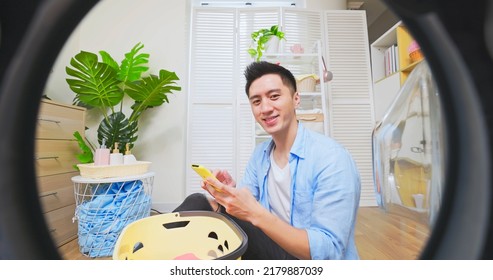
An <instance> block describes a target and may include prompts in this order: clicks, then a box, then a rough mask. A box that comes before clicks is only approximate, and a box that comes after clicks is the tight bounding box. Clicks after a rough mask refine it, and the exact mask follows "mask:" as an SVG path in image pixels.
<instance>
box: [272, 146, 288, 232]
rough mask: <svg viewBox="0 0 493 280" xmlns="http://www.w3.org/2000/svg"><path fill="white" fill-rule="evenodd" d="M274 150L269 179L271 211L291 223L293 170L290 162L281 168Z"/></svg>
mask: <svg viewBox="0 0 493 280" xmlns="http://www.w3.org/2000/svg"><path fill="white" fill-rule="evenodd" d="M273 153H274V150H272V152H271V154H270V162H271V167H270V170H269V175H268V179H267V180H268V181H267V193H268V195H269V205H270V209H271V212H272V213H273V214H274V215H276V216H278V217H279V218H281V219H282V220H284V221H286V222H287V223H290V220H291V215H290V214H291V172H290V170H289V163H288V164H286V166H284V168H280V167H279V166H278V165H277V164H276V161H275V160H274V156H273Z"/></svg>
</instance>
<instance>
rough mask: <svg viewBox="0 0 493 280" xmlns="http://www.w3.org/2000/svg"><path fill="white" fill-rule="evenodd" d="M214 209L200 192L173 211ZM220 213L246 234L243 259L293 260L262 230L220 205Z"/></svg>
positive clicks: (293, 258)
mask: <svg viewBox="0 0 493 280" xmlns="http://www.w3.org/2000/svg"><path fill="white" fill-rule="evenodd" d="M194 210H195V211H214V209H212V207H211V205H210V204H209V201H208V200H207V197H206V196H205V195H204V194H201V193H195V194H191V195H189V196H188V197H187V198H186V199H185V200H184V201H183V202H182V204H180V206H178V207H177V208H176V209H175V210H173V212H182V211H194ZM220 213H221V214H223V215H226V216H228V217H229V218H231V219H232V220H233V221H235V223H237V224H238V226H240V227H241V229H243V231H244V232H245V233H246V235H247V236H248V247H247V250H246V252H245V253H244V254H243V255H242V257H241V258H242V259H244V260H295V259H296V258H295V257H293V256H291V255H290V254H288V253H287V252H286V251H284V249H282V248H281V247H280V246H279V245H277V243H275V242H274V241H272V239H270V237H268V236H267V235H266V234H265V233H264V232H263V231H261V230H260V229H259V228H257V227H255V226H254V225H252V224H251V223H249V222H245V221H243V220H240V219H237V218H235V217H233V216H231V215H229V214H228V213H226V211H225V209H224V207H222V206H221V207H220Z"/></svg>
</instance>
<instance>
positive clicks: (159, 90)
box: [125, 69, 181, 121]
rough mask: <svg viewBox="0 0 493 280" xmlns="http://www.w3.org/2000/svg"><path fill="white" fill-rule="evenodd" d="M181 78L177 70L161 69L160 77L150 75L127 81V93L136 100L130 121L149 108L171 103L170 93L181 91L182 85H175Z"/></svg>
mask: <svg viewBox="0 0 493 280" xmlns="http://www.w3.org/2000/svg"><path fill="white" fill-rule="evenodd" d="M177 80H179V78H178V76H177V75H176V73H175V72H170V71H167V70H163V69H161V70H160V71H159V77H158V76H156V75H150V76H149V77H145V78H142V79H141V80H140V81H137V82H134V83H127V88H126V91H125V92H126V94H127V95H128V96H130V98H132V99H133V100H135V101H136V102H135V104H134V105H132V109H133V112H132V115H131V116H130V121H134V120H136V119H137V118H138V117H139V116H140V114H141V113H142V112H143V111H145V110H147V109H148V108H152V107H156V106H160V105H162V104H163V103H169V100H168V96H167V95H168V94H170V93H173V92H172V91H180V90H181V87H179V86H175V84H176V82H175V81H177Z"/></svg>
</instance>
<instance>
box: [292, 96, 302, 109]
mask: <svg viewBox="0 0 493 280" xmlns="http://www.w3.org/2000/svg"><path fill="white" fill-rule="evenodd" d="M293 102H294V108H295V109H298V107H300V102H301V97H300V94H299V93H298V92H295V93H294V95H293Z"/></svg>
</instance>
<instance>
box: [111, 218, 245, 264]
mask: <svg viewBox="0 0 493 280" xmlns="http://www.w3.org/2000/svg"><path fill="white" fill-rule="evenodd" d="M247 244H248V238H247V236H246V234H245V233H244V232H243V230H242V229H241V228H240V227H239V226H238V225H237V224H236V223H235V222H234V221H233V220H231V219H230V218H229V217H227V216H225V215H223V214H219V213H216V212H210V211H185V212H176V213H166V214H159V215H154V216H150V217H147V218H144V219H141V220H138V221H135V222H133V223H131V224H129V225H128V226H127V227H125V229H124V230H123V231H122V233H121V234H120V237H119V238H118V241H117V242H116V245H115V250H114V252H113V259H114V260H157V259H159V260H179V259H182V260H212V259H225V260H233V259H240V258H241V256H242V255H243V253H244V252H245V250H246V248H247Z"/></svg>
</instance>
